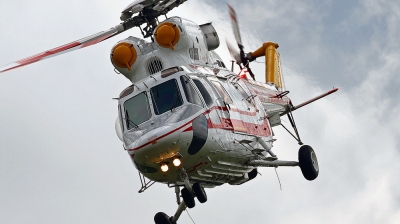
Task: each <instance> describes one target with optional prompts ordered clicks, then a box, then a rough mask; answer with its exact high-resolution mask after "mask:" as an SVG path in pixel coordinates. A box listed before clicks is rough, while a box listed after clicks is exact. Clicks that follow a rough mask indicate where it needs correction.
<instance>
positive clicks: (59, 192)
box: [0, 0, 400, 224]
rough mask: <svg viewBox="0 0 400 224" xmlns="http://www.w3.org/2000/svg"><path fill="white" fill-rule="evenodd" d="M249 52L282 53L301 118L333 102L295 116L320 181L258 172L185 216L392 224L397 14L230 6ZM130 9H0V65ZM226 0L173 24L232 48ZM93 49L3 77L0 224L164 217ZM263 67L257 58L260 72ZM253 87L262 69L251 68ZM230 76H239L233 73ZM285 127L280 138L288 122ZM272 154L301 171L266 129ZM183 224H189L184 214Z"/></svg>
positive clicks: (288, 145)
mask: <svg viewBox="0 0 400 224" xmlns="http://www.w3.org/2000/svg"><path fill="white" fill-rule="evenodd" d="M227 2H228V3H229V4H231V5H232V6H233V7H234V8H235V9H236V11H237V14H238V17H239V24H240V28H241V32H242V39H243V42H244V45H245V50H246V51H253V50H255V49H257V48H258V47H260V46H261V44H262V43H263V42H266V41H274V42H277V43H279V45H280V47H279V49H278V50H279V52H280V54H281V61H282V66H283V73H284V77H285V83H286V88H287V89H288V90H289V91H290V94H289V97H291V99H292V102H293V103H294V104H295V105H296V104H299V103H301V102H303V101H306V100H308V99H310V98H312V97H314V96H316V95H318V94H321V93H323V92H326V91H328V90H330V89H332V88H333V87H338V88H339V91H338V92H336V93H334V94H333V95H330V96H328V97H326V98H324V99H322V100H319V101H317V102H315V103H313V104H311V105H309V106H307V107H304V108H301V109H299V110H297V111H296V112H295V113H294V117H295V120H296V124H297V126H298V129H299V131H300V135H301V138H302V140H303V142H304V143H305V144H309V145H311V146H312V147H313V148H314V150H315V151H316V154H317V157H318V160H319V165H320V174H319V177H318V178H317V179H316V180H314V181H311V182H310V181H307V180H305V179H304V178H303V176H302V174H301V171H300V169H299V168H297V167H295V168H285V167H281V168H278V169H277V172H278V174H279V178H280V181H281V184H282V190H280V187H279V182H278V179H277V177H276V174H275V170H274V169H273V168H261V169H259V171H260V173H261V174H262V176H258V177H257V178H255V179H254V180H252V181H250V182H248V183H245V184H243V185H240V186H230V185H223V186H221V187H216V188H213V189H207V190H206V191H207V194H208V202H207V203H205V204H199V203H198V205H196V207H195V208H193V209H188V212H189V213H190V215H191V217H192V218H193V220H194V221H195V223H196V224H199V223H200V224H201V223H233V224H239V223H293V222H296V223H398V220H400V187H399V185H400V181H399V174H400V116H399V113H400V100H399V98H398V97H397V96H398V95H399V94H400V90H399V89H400V88H399V85H400V72H399V71H400V63H399V62H400V42H399V41H398V40H399V39H400V28H399V26H398V24H400V2H399V1H396V0H392V1H389V0H365V1H343V0H339V1H333V0H331V1H302V0H300V1H298V0H297V1H296V0H287V1H276V0H254V1H236V0H229V1H227ZM129 3H130V2H129V1H125V0H114V1H105V0H100V1H99V0H97V1H94V0H86V1H84V2H82V1H78V0H70V1H60V0H55V1H54V0H53V1H50V0H41V1H37V0H36V1H21V0H15V1H1V2H0V12H1V13H0V29H1V32H0V40H1V41H0V52H1V53H0V65H6V64H8V63H11V62H13V61H16V60H18V59H21V58H24V57H27V56H30V55H33V54H36V53H39V52H42V51H44V50H47V49H50V48H53V47H56V46H60V45H62V44H65V43H69V42H71V41H73V40H77V39H80V38H82V37H85V36H89V35H91V34H94V33H96V32H99V31H101V30H106V29H108V28H110V27H112V26H115V25H117V24H118V23H119V22H120V21H119V16H120V12H121V11H122V10H123V9H124V8H125V7H126V6H127V5H128V4H129ZM227 11H228V10H227V7H226V1H215V0H214V1H211V0H205V1H200V0H189V1H188V2H186V3H184V4H183V5H181V6H180V7H179V8H177V9H174V10H173V11H172V12H170V13H169V14H168V15H169V16H172V15H177V16H182V17H185V18H188V19H191V20H193V21H194V22H196V23H198V24H202V23H206V22H213V24H214V26H215V27H216V29H217V31H218V34H219V36H220V39H221V45H220V47H219V48H218V49H217V52H218V53H219V54H220V55H221V56H222V58H223V59H224V61H225V64H229V60H230V56H229V53H228V51H227V48H226V45H225V39H228V40H229V41H230V42H232V43H233V42H234V40H233V34H232V32H231V29H230V23H229V20H228V12H227ZM129 35H132V36H138V37H140V36H141V35H140V32H139V30H138V29H131V30H129V31H127V32H125V33H123V34H121V35H119V36H118V37H114V38H111V39H109V40H106V41H104V42H102V43H101V44H98V45H95V46H91V47H88V48H84V49H81V50H78V51H74V52H71V53H68V54H65V55H62V56H58V57H55V58H51V59H48V60H45V61H41V62H39V63H35V64H32V65H28V66H26V67H23V68H19V69H16V70H13V71H9V72H7V73H2V74H0V110H1V112H0V153H1V156H0V222H1V223H153V217H154V215H155V213H157V212H159V211H163V212H165V213H167V214H169V215H173V214H174V212H175V210H176V203H175V194H174V189H170V188H168V187H167V186H165V185H162V184H155V185H153V186H152V187H151V188H150V189H148V190H147V191H145V192H144V193H141V194H139V193H137V192H138V190H139V188H140V180H139V177H138V173H137V170H136V169H135V167H134V166H133V164H132V162H131V160H130V158H129V156H128V155H127V152H126V151H124V150H123V147H122V142H121V141H120V140H119V139H118V137H117V136H116V134H115V130H114V123H115V119H116V117H117V102H116V101H115V100H113V99H112V98H113V97H117V96H118V95H119V93H120V92H121V91H122V90H123V89H124V88H125V87H127V86H129V85H130V82H129V80H127V79H126V78H124V77H123V76H122V75H119V74H116V73H115V72H114V71H113V67H112V65H111V63H110V61H109V53H110V50H111V48H112V46H113V45H114V44H115V43H116V42H117V41H118V40H120V39H123V38H126V37H127V36H129ZM258 61H260V62H261V61H263V59H258ZM251 67H252V69H253V71H255V72H256V77H257V79H258V80H263V72H264V65H263V64H262V63H253V64H251ZM236 71H237V68H236ZM284 124H287V125H289V123H288V122H287V121H284ZM274 132H275V134H276V136H275V138H276V139H277V141H276V142H275V143H274V148H273V151H274V152H275V154H277V155H278V157H279V158H280V159H285V160H296V159H297V151H298V148H299V145H298V144H297V143H296V141H295V140H294V139H293V138H291V136H290V135H289V134H287V133H286V132H285V131H284V130H283V128H281V127H276V128H274ZM179 223H192V221H191V220H190V218H189V216H188V215H187V213H186V212H184V213H183V214H182V216H181V218H180V220H179Z"/></svg>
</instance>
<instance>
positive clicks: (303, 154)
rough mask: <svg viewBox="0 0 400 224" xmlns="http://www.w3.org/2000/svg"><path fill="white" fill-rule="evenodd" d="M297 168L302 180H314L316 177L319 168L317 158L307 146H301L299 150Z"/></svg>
mask: <svg viewBox="0 0 400 224" xmlns="http://www.w3.org/2000/svg"><path fill="white" fill-rule="evenodd" d="M299 166H300V169H301V172H302V173H303V176H304V178H306V179H307V180H314V179H315V178H317V177H318V173H319V166H318V160H317V156H316V155H315V152H314V150H313V149H312V148H311V146H309V145H303V146H302V147H300V149H299Z"/></svg>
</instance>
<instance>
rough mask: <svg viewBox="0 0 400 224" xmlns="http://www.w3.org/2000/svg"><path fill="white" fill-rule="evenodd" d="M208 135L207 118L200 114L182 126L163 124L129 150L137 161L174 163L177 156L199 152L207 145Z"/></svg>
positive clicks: (160, 163)
mask: <svg viewBox="0 0 400 224" xmlns="http://www.w3.org/2000/svg"><path fill="white" fill-rule="evenodd" d="M207 137H208V125H207V119H206V117H205V116H204V115H203V114H200V115H199V116H198V117H196V118H195V119H193V120H192V121H190V122H188V123H186V124H184V125H182V126H179V127H176V126H175V127H174V126H162V127H159V128H157V129H154V130H152V131H150V132H148V133H146V134H145V135H143V136H142V137H141V138H140V139H138V141H139V144H136V145H138V147H136V148H133V149H130V150H129V151H130V152H133V153H134V156H133V159H134V161H135V163H138V164H142V165H151V164H153V165H152V166H154V164H159V165H162V164H165V163H170V162H171V163H172V160H173V158H176V157H186V156H192V155H195V154H197V153H198V152H199V151H200V150H201V149H202V148H203V146H204V145H205V143H206V141H207ZM170 160H171V161H170Z"/></svg>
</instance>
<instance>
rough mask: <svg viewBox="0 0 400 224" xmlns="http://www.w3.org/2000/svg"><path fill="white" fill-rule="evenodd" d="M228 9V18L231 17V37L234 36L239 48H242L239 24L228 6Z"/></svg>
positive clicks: (234, 13) (233, 11)
mask: <svg viewBox="0 0 400 224" xmlns="http://www.w3.org/2000/svg"><path fill="white" fill-rule="evenodd" d="M228 7H229V16H230V17H231V24H232V30H233V35H234V36H235V39H236V42H237V44H238V45H239V48H240V47H243V44H242V37H241V36H240V31H239V23H238V20H237V16H236V12H235V10H234V9H233V8H232V6H230V5H229V4H228Z"/></svg>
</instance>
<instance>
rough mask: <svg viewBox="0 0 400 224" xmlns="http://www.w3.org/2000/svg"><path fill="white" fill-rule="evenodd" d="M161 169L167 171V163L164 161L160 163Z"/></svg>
mask: <svg viewBox="0 0 400 224" xmlns="http://www.w3.org/2000/svg"><path fill="white" fill-rule="evenodd" d="M161 171H162V172H167V171H168V165H167V164H166V163H164V164H162V165H161Z"/></svg>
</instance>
